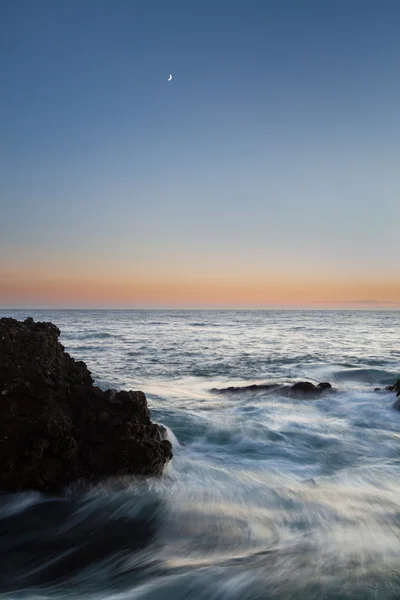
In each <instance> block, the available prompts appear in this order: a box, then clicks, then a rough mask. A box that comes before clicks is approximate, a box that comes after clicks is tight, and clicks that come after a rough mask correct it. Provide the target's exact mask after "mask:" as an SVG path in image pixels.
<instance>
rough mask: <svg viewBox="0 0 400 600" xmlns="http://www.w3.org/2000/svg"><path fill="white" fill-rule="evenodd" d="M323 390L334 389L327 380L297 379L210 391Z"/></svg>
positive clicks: (300, 392)
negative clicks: (319, 381)
mask: <svg viewBox="0 0 400 600" xmlns="http://www.w3.org/2000/svg"><path fill="white" fill-rule="evenodd" d="M325 390H330V391H334V390H333V388H332V386H331V384H330V383H328V382H327V381H324V382H322V383H319V384H318V385H314V384H313V383H310V382H309V381H299V382H298V383H295V384H294V385H292V386H289V385H279V384H277V383H261V384H255V383H253V384H251V385H241V386H230V387H226V388H214V389H212V390H211V391H212V392H215V393H218V394H241V393H243V392H267V393H270V392H278V393H279V394H281V395H282V396H299V397H304V396H317V395H319V394H321V393H322V392H323V391H325Z"/></svg>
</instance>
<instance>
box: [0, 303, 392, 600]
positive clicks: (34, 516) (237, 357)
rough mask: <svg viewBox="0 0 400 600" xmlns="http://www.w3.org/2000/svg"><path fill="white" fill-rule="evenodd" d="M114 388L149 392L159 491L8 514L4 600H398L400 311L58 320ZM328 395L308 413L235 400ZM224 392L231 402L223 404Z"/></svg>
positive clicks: (108, 492) (303, 405)
mask: <svg viewBox="0 0 400 600" xmlns="http://www.w3.org/2000/svg"><path fill="white" fill-rule="evenodd" d="M0 316H13V317H16V318H18V319H24V318H26V317H27V316H32V317H33V318H34V319H35V320H44V321H52V322H53V323H55V324H56V325H58V327H59V328H60V329H61V332H62V335H61V342H62V343H63V344H64V346H65V348H66V350H67V351H69V352H70V353H71V354H72V355H73V356H74V357H75V358H77V359H82V360H84V361H85V362H86V363H87V365H88V367H89V369H90V370H91V372H92V375H93V377H94V378H95V381H96V385H98V386H100V387H101V388H104V389H106V388H109V387H112V388H117V389H142V390H143V391H144V392H145V393H146V395H147V398H148V403H149V406H150V409H151V411H152V418H153V420H154V421H156V422H158V423H162V424H164V425H165V426H166V427H167V428H168V431H169V438H170V440H171V442H172V445H173V451H174V458H173V460H172V461H171V462H170V464H169V465H168V467H167V468H166V470H165V474H164V476H163V477H162V478H161V479H149V480H145V481H137V480H135V478H124V479H122V480H110V481H105V482H103V483H102V484H101V485H99V486H96V487H94V488H88V489H76V488H74V487H72V488H69V489H67V490H65V491H64V492H63V493H62V494H61V495H59V496H50V497H49V496H45V495H41V494H39V493H36V492H31V493H23V494H10V495H3V496H2V497H0V594H2V595H3V597H5V598H32V599H33V598H34V599H42V598H71V599H72V598H88V599H90V598H96V599H103V598H104V599H108V600H111V599H113V600H119V599H120V600H128V599H132V600H133V599H143V600H144V599H146V600H150V599H151V600H161V599H166V598H168V599H171V600H180V599H183V598H193V599H204V600H212V599H215V600H216V599H227V600H228V599H229V600H236V599H240V600H253V599H258V598H260V599H265V600H267V599H268V600H269V599H271V600H272V599H273V600H278V599H293V600H294V599H301V600H302V599H307V600H309V599H314V598H318V599H322V598H324V599H326V600H328V599H329V600H330V599H337V600H338V599H342V598H349V599H350V598H351V599H360V600H365V599H369V598H376V599H386V598H391V599H392V598H393V599H395V598H400V411H396V410H394V409H393V408H392V404H393V402H394V399H395V397H394V394H392V393H390V392H387V391H385V390H384V389H383V390H382V391H380V392H375V391H374V388H375V387H381V388H384V387H385V386H386V385H390V384H392V383H394V382H395V381H396V379H399V378H400V312H398V311H387V312H386V311H360V312H358V311H332V312H330V311H161V310H158V311H155V310H154V311H122V310H121V311H103V310H99V311H96V310H85V311H77V310H74V311H67V310H65V311H61V310H60V311H50V310H35V311H34V310H29V311H27V310H14V311H6V310H2V311H1V312H0ZM301 380H307V381H312V382H314V383H318V382H321V381H329V382H330V383H331V384H332V385H333V387H334V388H335V390H336V393H326V394H323V395H321V396H320V397H318V398H314V399H294V398H290V397H287V396H285V395H284V394H282V393H280V391H279V389H277V390H275V391H270V390H262V389H261V390H257V389H256V390H253V391H251V390H243V391H239V392H235V393H229V392H228V393H227V392H225V393H224V392H223V390H224V389H226V388H227V387H230V386H245V385H249V384H253V383H256V384H261V383H280V384H293V383H294V382H296V381H301ZM221 390H222V392H221Z"/></svg>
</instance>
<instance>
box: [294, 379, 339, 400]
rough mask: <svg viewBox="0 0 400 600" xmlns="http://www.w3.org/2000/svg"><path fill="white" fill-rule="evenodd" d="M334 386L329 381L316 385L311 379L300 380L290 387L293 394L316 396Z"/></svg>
mask: <svg viewBox="0 0 400 600" xmlns="http://www.w3.org/2000/svg"><path fill="white" fill-rule="evenodd" d="M332 389H333V388H332V386H331V384H330V383H328V382H327V381H324V382H322V383H319V384H318V385H314V384H313V383H311V382H310V381H299V382H298V383H295V384H294V385H292V387H291V388H290V395H292V396H316V395H319V394H321V393H322V392H323V391H325V390H332Z"/></svg>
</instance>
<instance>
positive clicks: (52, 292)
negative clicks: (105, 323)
mask: <svg viewBox="0 0 400 600" xmlns="http://www.w3.org/2000/svg"><path fill="white" fill-rule="evenodd" d="M38 305H40V306H48V307H51V306H54V307H57V306H58V307H65V308H68V307H69V306H72V307H79V306H82V307H94V308H95V307H100V308H107V307H110V308H112V307H117V308H118V307H122V308H126V307H127V308H128V307H132V308H136V307H137V308H146V307H149V308H151V307H155V308H158V307H159V308H164V307H165V308H169V307H171V308H185V307H187V308H191V307H198V308H208V307H210V308H213V307H215V308H236V307H239V308H241V307H243V308H263V307H266V308H270V307H274V306H275V307H287V308H295V307H314V308H318V307H320V308H324V307H337V308H339V307H342V306H343V307H348V308H363V307H364V308H368V307H377V308H400V283H394V282H393V281H387V280H380V281H375V282H370V281H365V280H364V281H363V280H361V279H360V280H358V281H355V280H354V279H353V280H352V279H350V278H342V279H339V278H336V279H322V278H321V277H315V278H312V277H310V276H308V277H305V276H303V277H300V276H297V277H288V276H285V277H283V276H282V277H280V278H278V277H265V278H258V279H255V278H248V279H246V278H237V279H233V278H229V279H224V278H222V277H220V278H217V277H212V278H211V277H208V278H206V277H196V278H194V277H193V278H189V277H186V278H184V277H179V278H178V277H175V278H174V279H172V278H166V277H164V278H162V279H160V278H157V280H155V279H152V278H147V279H145V278H143V277H141V278H135V277H132V278H129V279H127V278H121V277H115V278H114V279H113V278H111V277H110V278H100V277H98V276H97V277H96V276H95V275H93V276H92V277H91V276H90V275H88V276H87V277H86V278H83V277H82V276H76V277H74V276H73V274H72V273H69V274H68V275H66V276H65V275H63V276H61V275H60V276H58V277H57V276H56V275H54V274H53V275H46V274H44V273H41V274H37V277H35V278H32V276H30V277H28V276H27V275H26V276H23V275H22V274H21V273H19V274H17V275H13V276H10V274H8V276H5V274H3V276H1V278H0V306H9V307H13V306H24V307H27V308H28V307H34V306H38Z"/></svg>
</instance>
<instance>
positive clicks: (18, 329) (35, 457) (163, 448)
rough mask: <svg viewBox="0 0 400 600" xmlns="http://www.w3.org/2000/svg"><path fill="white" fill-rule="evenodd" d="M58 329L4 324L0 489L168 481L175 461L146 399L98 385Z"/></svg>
mask: <svg viewBox="0 0 400 600" xmlns="http://www.w3.org/2000/svg"><path fill="white" fill-rule="evenodd" d="M59 335H60V331H59V329H58V328H57V327H56V326H55V325H53V324H52V323H35V322H34V321H33V320H32V319H27V320H26V321H24V322H20V321H16V320H15V319H9V318H3V319H0V490H9V491H17V490H26V489H35V490H39V491H45V492H54V491H57V490H59V489H60V488H62V487H64V486H65V485H67V484H69V483H72V482H74V481H77V480H86V481H97V480H99V479H100V478H102V477H107V476H121V475H160V474H161V473H162V471H163V468H164V465H165V464H166V463H167V462H168V460H169V459H170V458H171V457H172V451H171V444H170V442H169V441H168V440H165V439H164V440H163V439H161V438H162V437H163V436H162V435H161V434H160V429H159V426H158V425H156V424H155V423H152V422H151V420H150V411H149V408H148V406H147V401H146V397H145V395H144V394H143V392H132V391H129V392H127V391H120V392H117V391H116V390H107V391H105V392H104V391H101V390H100V389H99V388H98V387H95V386H94V385H93V379H92V377H91V374H90V372H89V370H88V369H87V367H86V365H85V363H84V362H82V361H76V360H74V359H73V358H72V357H71V356H70V355H69V354H68V353H66V352H65V351H64V347H63V346H62V345H61V344H60V342H59V341H58V337H59Z"/></svg>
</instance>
